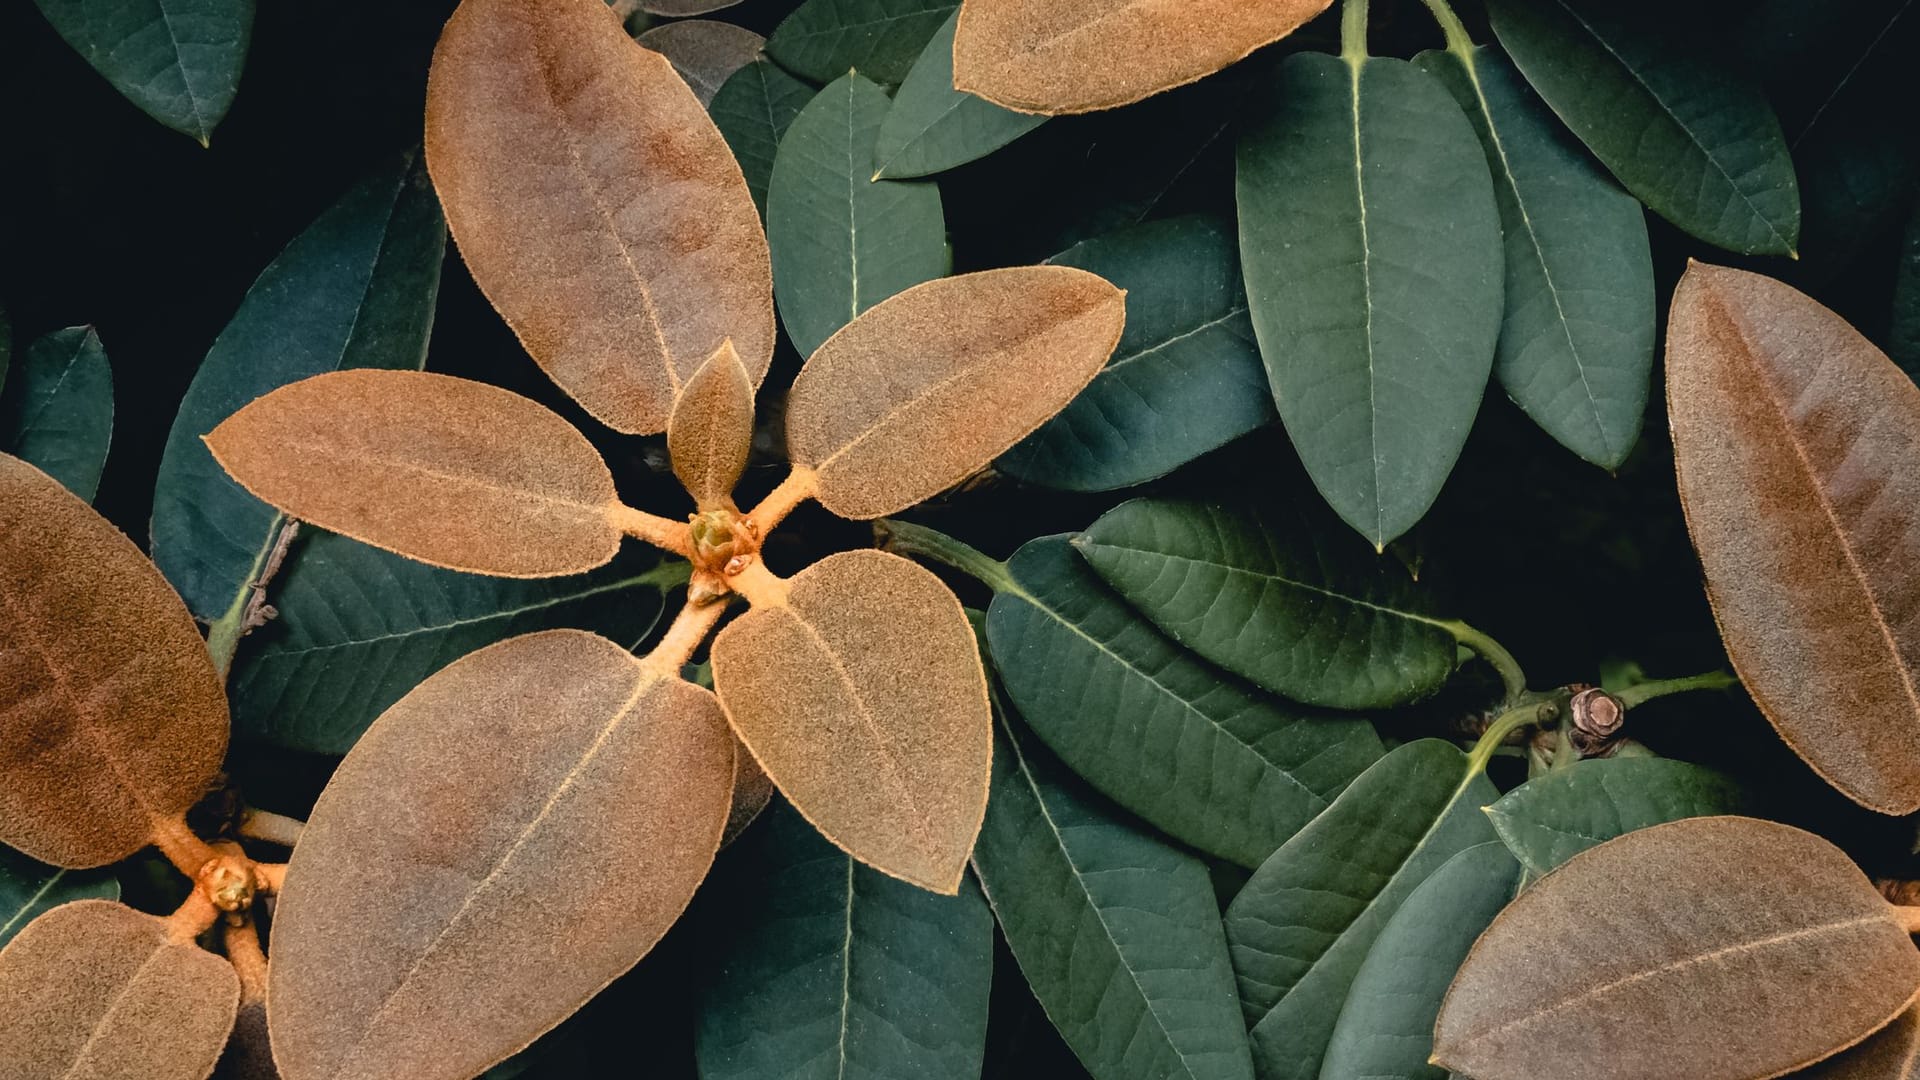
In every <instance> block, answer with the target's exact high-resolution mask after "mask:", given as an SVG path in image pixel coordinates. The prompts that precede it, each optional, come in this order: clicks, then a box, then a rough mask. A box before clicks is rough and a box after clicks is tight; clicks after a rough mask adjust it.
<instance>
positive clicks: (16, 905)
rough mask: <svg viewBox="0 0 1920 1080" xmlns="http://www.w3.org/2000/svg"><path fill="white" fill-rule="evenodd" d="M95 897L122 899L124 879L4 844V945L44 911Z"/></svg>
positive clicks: (0, 899)
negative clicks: (56, 862)
mask: <svg viewBox="0 0 1920 1080" xmlns="http://www.w3.org/2000/svg"><path fill="white" fill-rule="evenodd" d="M93 899H97V900H118V899H120V881H119V879H118V878H115V877H114V876H113V873H112V872H111V871H109V870H62V869H60V868H59V867H57V866H48V865H46V864H45V863H41V862H36V861H34V860H32V859H29V858H27V857H26V856H25V855H22V854H20V853H19V852H17V851H15V850H13V849H12V848H10V847H4V846H0V945H5V944H6V943H7V942H9V941H12V940H13V935H15V934H17V933H19V932H20V931H21V930H22V929H24V928H25V927H26V925H27V924H28V923H30V922H32V921H33V920H34V919H35V918H36V917H37V916H38V915H39V914H40V913H41V912H43V911H46V910H48V909H50V908H56V907H59V906H60V905H61V904H64V903H67V902H68V901H70V900H93Z"/></svg>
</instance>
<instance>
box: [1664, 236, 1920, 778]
mask: <svg viewBox="0 0 1920 1080" xmlns="http://www.w3.org/2000/svg"><path fill="white" fill-rule="evenodd" d="M1667 411H1668V414H1669V417H1670V421H1671V423H1672V425H1673V449H1674V464H1675V466H1676V468H1677V470H1678V472H1679V477H1680V502H1681V505H1682V506H1683V507H1684V508H1685V510H1686V515H1687V527H1688V530H1689V531H1690V532H1691V533H1692V534H1693V544H1694V547H1695V549H1696V550H1698V551H1699V553H1700V564H1701V567H1702V569H1704V570H1705V571H1706V578H1707V597H1708V599H1710V600H1712V602H1713V610H1714V615H1715V617H1716V618H1717V619H1718V620H1719V623H1720V633H1721V637H1722V638H1724V639H1725V641H1726V644H1727V654H1728V656H1729V657H1731V658H1732V660H1733V666H1734V670H1736V671H1737V672H1739V674H1740V678H1741V681H1742V682H1743V683H1744V684H1745V685H1746V687H1747V690H1748V692H1749V693H1751V694H1752V695H1753V698H1754V700H1755V701H1756V702H1758V703H1759V705H1760V708H1761V711H1763V712H1765V713H1766V714H1767V719H1768V720H1770V721H1772V722H1773V726H1774V728H1775V729H1776V730H1778V731H1779V732H1780V735H1781V737H1782V738H1784V739H1785V740H1786V741H1787V743H1788V745H1790V746H1792V747H1793V748H1794V750H1795V751H1796V752H1798V753H1799V754H1800V756H1801V757H1803V758H1805V759H1806V760H1807V763H1808V764H1810V765H1812V766H1813V767H1814V769H1815V770H1816V771H1818V772H1819V773H1820V775H1821V776H1823V777H1825V778H1826V779H1827V781H1828V782H1829V783H1832V784H1833V785H1834V786H1836V787H1838V788H1839V789H1840V790H1841V791H1842V792H1843V793H1845V794H1846V795H1847V796H1848V797H1849V798H1852V799H1854V800H1855V801H1857V802H1860V803H1861V804H1863V805H1866V806H1870V807H1872V808H1874V809H1876V810H1879V811H1881V812H1882V813H1888V814H1905V813H1910V812H1912V811H1913V810H1915V809H1920V693H1916V690H1915V680H1916V678H1920V579H1917V578H1915V576H1914V575H1913V573H1912V572H1911V571H1912V567H1913V566H1914V565H1915V560H1916V559H1920V531H1916V530H1915V529H1914V528H1913V515H1914V507H1916V506H1920V389H1916V388H1915V386H1914V384H1913V382H1912V380H1910V379H1908V378H1907V377H1906V375H1904V374H1903V373H1902V372H1901V371H1900V369H1898V368H1896V367H1894V366H1893V364H1892V362H1890V361H1889V360H1888V359H1887V357H1886V355H1885V354H1884V353H1882V352H1881V351H1880V350H1879V349H1876V348H1874V347H1873V345H1872V344H1871V343H1869V342H1868V341H1867V340H1866V339H1865V338H1863V337H1861V336H1860V335H1859V334H1858V333H1857V332H1856V331H1855V330H1854V329H1853V328H1852V327H1850V326H1848V325H1847V324H1846V323H1845V322H1843V321H1842V320H1841V319H1840V317H1839V316H1837V315H1835V314H1833V313H1832V312H1831V311H1828V310H1827V309H1826V308H1824V307H1821V306H1820V305H1819V304H1817V303H1815V302H1814V301H1812V300H1810V299H1808V298H1807V297H1806V296H1804V295H1802V294H1801V293H1798V292H1796V291H1794V290H1793V289H1791V288H1789V287H1788V286H1785V285H1782V284H1780V283H1779V282H1777V281H1773V280H1771V279H1769V278H1764V277H1761V276H1759V275H1757V274H1749V273H1745V272H1743V271H1739V270H1729V269H1726V268H1724V267H1717V266H1705V265H1701V264H1698V263H1696V264H1694V265H1693V266H1691V267H1690V268H1689V269H1688V271H1687V274H1686V276H1685V277H1683V278H1682V279H1681V281H1680V285H1679V287H1678V288H1677V289H1675V290H1674V298H1673V309H1672V314H1671V317H1670V322H1669V324H1668V328H1667ZM1842 656H1843V657H1846V658H1847V661H1846V663H1844V664H1836V663H1834V662H1833V658H1834V657H1842Z"/></svg>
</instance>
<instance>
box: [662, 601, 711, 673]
mask: <svg viewBox="0 0 1920 1080" xmlns="http://www.w3.org/2000/svg"><path fill="white" fill-rule="evenodd" d="M726 610H727V605H726V602H725V601H724V600H716V601H714V602H713V603H710V604H684V605H682V606H681V608H680V614H678V615H675V616H674V617H673V623H672V625H670V626H668V627H667V633H666V636H664V637H662V638H661V639H660V643H659V644H658V645H655V646H654V647H653V651H652V652H649V653H648V654H647V655H645V656H643V657H641V658H640V662H641V663H642V664H643V665H645V666H646V667H647V668H648V669H649V670H650V671H653V672H654V673H655V674H657V675H659V676H660V677H661V678H674V679H677V678H679V677H680V669H681V668H682V667H683V666H685V665H686V663H687V661H688V660H691V659H692V658H693V653H694V650H696V649H698V648H699V647H700V643H701V642H703V641H705V640H707V635H708V634H710V633H712V632H713V626H714V624H715V623H717V622H719V621H720V616H721V615H723V614H725V613H726Z"/></svg>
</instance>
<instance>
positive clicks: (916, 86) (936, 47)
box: [873, 12, 1046, 179]
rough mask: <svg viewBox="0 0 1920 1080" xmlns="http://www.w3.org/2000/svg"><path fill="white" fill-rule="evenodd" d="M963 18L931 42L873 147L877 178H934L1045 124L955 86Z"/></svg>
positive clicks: (1039, 118)
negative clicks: (956, 37)
mask: <svg viewBox="0 0 1920 1080" xmlns="http://www.w3.org/2000/svg"><path fill="white" fill-rule="evenodd" d="M959 18H960V14H959V12H955V13H954V15H953V17H952V18H950V19H948V20H947V21H946V23H945V24H944V25H942V26H941V27H940V32H939V33H937V34H935V35H933V40H932V41H929V42H927V48H926V51H925V52H922V53H921V54H920V59H918V60H915V61H914V62H913V70H912V71H909V72H907V78H906V81H905V82H903V83H901V84H900V89H899V91H898V92H896V93H895V94H894V95H893V105H892V106H891V107H890V108H888V109H887V116H886V119H885V120H884V121H882V122H881V124H880V134H879V135H878V137H877V140H876V141H875V143H874V146H873V165H874V170H873V175H874V178H875V179H880V178H882V177H885V178H888V179H899V178H904V177H914V176H930V175H932V174H933V173H937V172H945V171H946V170H948V169H951V168H953V167H955V166H956V165H964V164H966V163H967V162H969V161H973V160H976V159H978V158H983V157H986V156H987V155H988V154H990V153H992V152H994V151H995V150H998V149H1000V148H1001V147H1002V146H1005V145H1007V144H1008V143H1010V142H1012V141H1013V140H1015V139H1017V138H1019V137H1020V136H1022V135H1025V134H1026V133H1027V132H1029V131H1032V130H1033V129H1034V128H1035V127H1038V126H1039V125H1040V124H1041V123H1043V122H1045V120H1046V118H1045V117H1043V116H1030V115H1028V114H1026V113H1017V112H1013V111H1011V110H1008V109H1003V108H1001V107H1000V106H998V105H995V104H993V103H992V102H990V101H985V100H982V99H981V98H978V97H975V96H974V95H972V94H969V93H967V92H966V91H964V90H956V89H954V86H953V28H954V23H955V22H956V21H957V20H958V19H959Z"/></svg>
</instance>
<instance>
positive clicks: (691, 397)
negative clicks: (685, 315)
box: [667, 341, 753, 510]
mask: <svg viewBox="0 0 1920 1080" xmlns="http://www.w3.org/2000/svg"><path fill="white" fill-rule="evenodd" d="M752 449H753V380H752V378H751V377H749V376H748V375H747V369H746V368H744V367H742V366H741V364H740V357H739V354H737V353H735V352H734V351H733V344H732V343H731V342H725V341H723V342H721V343H720V348H718V349H716V350H714V354H713V355H712V356H710V357H708V358H707V362H706V363H704V364H701V365H700V370H698V371H696V372H694V373H693V378H691V379H689V380H687V385H686V389H684V390H682V391H681V392H680V400H679V401H678V402H676V403H675V404H674V406H673V417H672V419H671V420H670V421H669V422H668V424H667V456H668V457H669V458H671V459H672V461H673V474H674V475H675V476H678V477H679V478H680V483H681V484H683V485H684V486H685V487H686V489H687V493H688V494H690V495H692V496H693V501H694V502H695V503H697V504H698V505H699V507H700V509H702V510H714V509H719V508H721V507H726V508H729V509H731V508H732V507H733V485H734V484H736V483H738V482H739V481H740V474H741V473H742V472H744V471H745V470H746V467H747V454H748V452H749V451H750V450H752Z"/></svg>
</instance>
